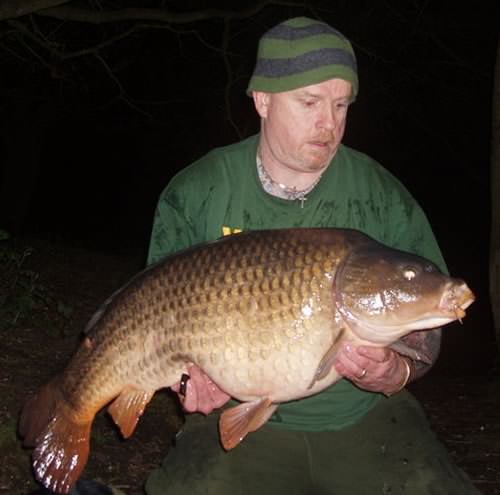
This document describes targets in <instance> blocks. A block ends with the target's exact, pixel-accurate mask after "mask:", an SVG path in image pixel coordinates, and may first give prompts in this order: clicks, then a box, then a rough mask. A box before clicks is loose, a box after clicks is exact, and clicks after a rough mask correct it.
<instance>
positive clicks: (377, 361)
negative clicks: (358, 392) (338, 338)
mask: <svg viewBox="0 0 500 495" xmlns="http://www.w3.org/2000/svg"><path fill="white" fill-rule="evenodd" d="M335 369H336V370H337V372H338V373H340V374H341V375H342V376H343V377H345V378H347V379H349V380H351V381H352V382H353V383H354V384H355V385H356V386H358V387H359V388H362V389H363V390H369V391H370V392H381V393H383V394H385V395H392V394H395V393H396V392H399V390H401V389H402V388H403V387H404V386H405V385H406V383H407V381H408V378H409V374H410V367H409V363H408V360H407V359H406V358H404V357H403V356H401V355H400V354H398V353H397V352H395V351H393V350H392V349H389V348H388V347H370V346H358V347H354V346H353V345H352V344H346V345H344V346H343V347H342V348H341V350H340V351H339V352H338V354H337V357H336V358H335Z"/></svg>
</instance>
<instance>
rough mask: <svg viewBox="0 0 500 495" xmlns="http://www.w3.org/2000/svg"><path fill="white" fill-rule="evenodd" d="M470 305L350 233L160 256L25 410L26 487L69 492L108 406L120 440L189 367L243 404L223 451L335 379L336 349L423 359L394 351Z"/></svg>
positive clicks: (468, 295)
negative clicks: (390, 351)
mask: <svg viewBox="0 0 500 495" xmlns="http://www.w3.org/2000/svg"><path fill="white" fill-rule="evenodd" d="M473 300H474V296H473V294H472V292H471V291H470V289H469V288H468V287H467V285H466V284H465V283H464V282H463V281H462V280H458V279H454V278H451V277H448V276H447V275H444V274H442V273H441V272H440V271H439V270H438V269H437V268H436V266H435V265H434V264H433V263H431V262H430V261H428V260H425V259H423V258H420V257H418V256H415V255H412V254H408V253H404V252H401V251H398V250H394V249H390V248H388V247H386V246H384V245H382V244H380V243H378V242H376V241H375V240H373V239H371V238H370V237H368V236H366V235H364V234H362V233H360V232H358V231H355V230H348V229H333V228H332V229H319V228H318V229H283V230H270V231H258V232H245V233H241V234H236V235H232V236H229V237H226V238H224V239H221V240H219V241H215V242H212V243H208V244H204V245H201V246H197V247H194V248H191V249H188V250H186V251H183V252H180V253H177V254H175V255H173V256H169V257H167V258H165V259H164V260H162V261H160V262H159V263H157V264H155V265H153V266H151V267H149V268H147V269H146V270H144V271H142V272H141V273H139V274H138V275H137V276H135V277H134V278H132V280H131V281H130V282H129V283H128V284H126V285H125V286H124V287H123V288H121V289H120V290H119V291H118V292H116V293H115V294H114V295H113V296H112V297H110V298H109V299H108V300H107V301H106V302H105V303H104V304H103V306H102V307H101V308H100V309H99V310H98V312H97V313H96V314H95V315H94V316H93V318H92V319H91V321H90V322H89V324H88V326H87V330H86V332H85V336H84V338H83V340H82V342H81V344H80V346H79V347H78V349H77V350H76V353H75V354H74V356H73V357H72V359H71V360H70V361H69V364H68V365H67V367H66V368H65V370H64V371H63V372H62V373H61V374H60V375H58V376H56V377H55V378H54V379H53V380H52V381H50V382H49V383H48V384H47V385H45V386H44V387H42V388H41V389H40V390H39V391H38V392H37V393H36V394H35V395H34V396H32V397H31V398H30V399H29V400H28V401H27V402H26V404H25V405H24V407H23V410H22V412H21V416H20V421H19V433H20V435H21V436H22V437H23V438H24V444H25V446H28V447H34V450H33V453H32V460H33V470H34V473H35V476H36V478H37V479H38V480H39V481H40V482H41V483H42V484H43V485H44V486H45V487H47V488H49V489H50V490H52V491H54V492H56V493H67V492H68V491H69V490H70V489H71V487H72V486H73V484H74V483H75V482H76V480H77V479H78V477H79V476H80V474H81V472H82V470H83V468H84V466H85V464H86V462H87V458H88V454H89V435H90V428H91V424H92V421H93V419H94V416H95V415H96V413H97V412H98V411H99V410H100V409H101V408H102V407H104V406H105V405H107V404H109V403H110V406H109V408H108V411H109V413H110V414H111V416H112V417H113V419H114V421H115V423H116V424H117V425H118V427H119V428H120V430H121V432H122V434H123V436H124V437H128V436H130V435H131V434H132V433H133V431H134V429H135V426H136V424H137V421H138V419H139V417H140V416H141V414H142V413H143V411H144V408H145V407H146V405H147V404H148V402H149V401H150V399H151V397H152V396H153V394H154V393H155V391H156V390H158V389H160V388H163V387H170V386H172V385H174V384H176V383H178V382H179V380H180V378H181V376H182V375H183V374H184V373H187V370H188V366H189V365H191V364H195V365H196V366H198V367H199V368H200V369H201V370H203V372H204V373H206V374H207V375H208V376H209V377H210V379H211V380H212V381H213V382H214V383H215V384H216V385H217V386H218V387H219V388H220V389H221V390H223V391H224V392H226V393H227V394H228V395H230V396H232V397H234V398H236V399H238V400H239V401H241V402H242V404H240V405H238V406H235V407H233V408H230V409H227V410H225V411H224V413H223V414H222V415H221V419H220V435H221V442H222V445H223V446H224V448H225V449H226V450H229V449H231V448H233V447H235V446H236V445H237V444H238V443H239V442H240V441H241V439H243V438H244V437H245V435H246V434H248V433H249V432H251V431H254V430H256V429H257V428H259V427H260V426H262V425H263V424H264V423H265V422H266V421H267V420H268V419H269V417H270V416H271V415H272V413H273V412H274V411H275V409H276V408H277V407H278V404H279V403H280V402H285V401H290V400H295V399H300V398H303V397H307V396H310V395H312V394H316V393H318V392H320V391H321V390H323V389H325V388H326V387H328V386H330V385H332V384H333V383H335V382H336V381H337V380H339V379H340V378H341V377H340V376H339V375H338V374H337V372H336V371H335V368H334V366H333V361H334V358H335V353H336V351H337V349H338V348H339V347H340V346H341V345H343V344H344V343H345V342H347V341H349V342H352V343H353V344H355V345H358V344H368V345H375V346H389V345H392V344H397V350H398V351H399V352H404V353H406V352H407V353H408V355H413V357H414V358H420V359H425V356H422V355H420V354H417V353H416V352H415V351H412V350H411V349H409V348H405V346H404V345H403V344H402V343H401V341H399V339H400V338H401V337H403V336H405V335H407V334H409V333H410V332H412V331H415V330H422V329H428V328H436V327H439V326H441V325H444V324H446V323H449V322H451V321H453V320H456V319H461V318H463V317H464V315H465V309H466V308H467V307H468V306H469V305H470V304H471V303H472V302H473ZM395 348H396V347H395ZM412 352H413V354H412Z"/></svg>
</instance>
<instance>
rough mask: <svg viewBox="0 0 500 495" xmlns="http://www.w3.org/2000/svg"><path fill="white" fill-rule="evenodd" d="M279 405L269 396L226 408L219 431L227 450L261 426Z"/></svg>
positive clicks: (221, 417)
mask: <svg viewBox="0 0 500 495" xmlns="http://www.w3.org/2000/svg"><path fill="white" fill-rule="evenodd" d="M277 407H278V406H277V405H276V404H273V403H272V402H271V400H270V399H268V398H267V397H262V398H261V399H258V400H255V401H253V402H243V403H242V404H240V405H239V406H236V407H231V408H230V409H226V410H225V411H224V412H223V413H222V414H221V416H220V420H219V433H220V440H221V443H222V446H223V447H224V449H225V450H231V449H233V448H234V447H236V446H237V445H238V444H239V443H240V442H241V441H242V440H243V439H244V438H245V437H246V436H247V434H248V433H250V432H252V431H255V430H257V429H258V428H260V427H261V426H262V425H263V424H264V423H265V422H266V421H267V420H268V419H269V418H270V417H271V416H272V414H273V413H274V411H275V410H276V408H277Z"/></svg>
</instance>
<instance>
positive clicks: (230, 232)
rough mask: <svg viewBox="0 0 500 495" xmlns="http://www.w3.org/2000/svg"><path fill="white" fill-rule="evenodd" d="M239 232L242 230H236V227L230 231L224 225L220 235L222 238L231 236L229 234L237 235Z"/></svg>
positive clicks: (229, 228)
mask: <svg viewBox="0 0 500 495" xmlns="http://www.w3.org/2000/svg"><path fill="white" fill-rule="evenodd" d="M240 232H242V230H241V229H239V228H237V227H235V228H234V229H232V228H231V227H227V226H226V225H223V226H222V235H223V236H226V235H231V234H239V233H240Z"/></svg>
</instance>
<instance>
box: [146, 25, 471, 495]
mask: <svg viewBox="0 0 500 495" xmlns="http://www.w3.org/2000/svg"><path fill="white" fill-rule="evenodd" d="M357 93H358V77H357V69H356V59H355V55H354V52H353V50H352V47H351V44H350V42H349V41H348V40H347V39H346V38H345V37H344V36H343V35H342V34H341V33H339V32H338V31H336V30H334V29H333V28H331V27H330V26H328V25H327V24H324V23H322V22H319V21H315V20H312V19H308V18H304V17H301V18H295V19H290V20H288V21H285V22H283V23H280V24H278V25H277V26H275V27H274V28H272V29H271V30H269V31H268V32H267V33H265V34H264V36H263V37H262V38H261V40H260V43H259V50H258V57H257V64H256V67H255V71H254V74H253V76H252V78H251V80H250V83H249V86H248V94H249V95H251V96H252V98H253V101H254V104H255V108H256V110H257V113H258V115H259V116H260V119H261V130H260V133H259V134H258V135H257V136H253V137H250V138H248V139H246V140H244V141H242V142H239V143H236V144H233V145H230V146H227V147H224V148H219V149H216V150H213V151H212V152H210V153H208V154H207V155H206V156H204V157H203V158H201V159H200V160H198V161H197V162H195V163H194V164H192V165H191V166H189V167H187V168H186V169H184V170H183V171H181V172H180V173H179V174H177V176H176V177H174V178H173V179H172V181H171V182H170V184H169V185H168V186H167V187H166V189H165V190H164V191H163V193H162V195H161V197H160V199H159V202H158V206H157V210H156V215H155V220H154V225H153V232H152V238H151V244H150V250H149V257H148V262H149V263H152V262H155V261H157V260H158V259H160V258H162V257H163V256H165V255H167V254H170V253H173V252H175V251H177V250H179V249H183V248H186V247H188V246H191V245H193V244H197V243H200V242H205V241H209V240H213V239H216V238H218V237H220V236H222V235H227V234H231V233H235V232H239V231H241V230H257V229H273V228H284V227H348V228H355V229H359V230H361V231H363V232H365V233H367V234H369V235H371V236H372V237H374V238H375V239H377V240H379V241H381V242H383V243H385V244H387V245H389V246H392V247H396V248H399V249H402V250H405V251H410V252H414V253H416V254H418V255H421V256H424V257H426V258H429V259H431V260H433V261H434V262H435V263H436V264H437V265H438V266H440V267H441V268H442V269H443V270H446V267H445V263H444V261H443V258H442V256H441V253H440V251H439V247H438V246H437V243H436V241H435V239H434V236H433V234H432V231H431V228H430V226H429V224H428V221H427V219H426V217H425V215H424V213H423V212H422V210H421V208H420V207H419V205H418V204H417V203H416V202H415V200H414V199H413V198H412V197H411V195H410V194H409V193H408V191H407V190H406V189H405V188H404V187H403V186H402V185H401V184H400V183H399V182H398V181H397V179H395V178H394V177H393V176H392V175H390V174H389V173H388V172H387V171H386V170H385V169H384V168H382V167H381V166H380V165H379V164H378V163H376V162H374V161H373V160H372V159H370V158H369V157H367V156H366V155H364V154H362V153H359V152H357V151H354V150H352V149H349V148H347V147H346V146H344V145H342V144H341V141H342V138H343V135H344V130H345V125H346V118H347V111H348V108H349V105H350V103H352V102H353V101H354V100H355V98H356V96H357ZM406 343H407V344H409V345H410V346H412V347H414V348H416V349H418V350H420V351H424V352H425V353H426V354H427V355H429V356H431V357H432V359H433V361H435V360H436V358H437V356H438V353H439V344H440V330H434V331H428V332H421V333H419V332H416V333H414V334H412V335H410V336H409V337H407V338H406ZM335 367H336V369H337V371H338V372H339V373H340V374H342V375H343V376H344V377H345V379H344V380H341V381H340V382H339V383H337V384H335V385H334V386H332V387H330V388H329V389H327V390H325V391H323V392H322V393H320V394H317V395H315V396H313V397H309V398H306V399H303V400H300V401H295V402H291V403H287V404H283V405H280V408H279V409H278V412H277V413H276V414H275V415H274V416H273V417H272V418H271V419H270V421H269V422H268V423H267V424H266V425H264V427H262V428H261V429H259V430H258V431H256V432H254V433H252V435H249V436H248V437H247V438H246V439H245V440H244V441H243V442H242V443H241V445H239V446H238V447H237V448H236V449H234V450H232V451H231V452H230V453H226V452H225V451H224V450H223V449H222V447H221V446H220V443H219V441H218V437H217V424H216V422H217V417H218V414H216V413H214V414H211V415H210V416H208V417H206V418H205V417H204V416H200V415H192V416H188V418H187V422H186V425H185V428H184V429H183V431H182V434H181V435H179V436H178V441H177V445H176V446H175V447H174V448H172V449H171V451H170V452H169V455H168V456H167V458H166V460H165V461H164V462H163V464H162V466H161V467H160V468H158V469H157V470H156V471H154V472H153V473H152V474H151V476H150V477H149V479H148V480H147V483H146V492H147V493H148V494H149V495H157V494H163V493H168V494H177V493H189V494H198V493H206V494H212V493H217V494H226V493H227V494H229V493H231V494H234V493H238V494H246V493H252V494H253V493H256V492H261V493H285V492H286V493H297V494H309V493H311V494H313V493H314V494H323V493H324V494H330V493H331V494H344V493H350V494H352V493H355V494H368V493H391V494H396V493H405V494H419V495H420V494H431V493H432V494H441V493H442V494H445V493H447V494H451V493H453V494H465V493H477V491H476V490H475V489H474V487H473V486H472V484H471V483H470V481H469V480H468V479H467V478H466V477H465V475H464V474H463V473H462V472H461V471H460V470H459V469H458V468H457V467H456V466H454V465H453V463H452V462H451V460H450V458H449V456H448V454H447V452H446V450H445V449H444V448H443V446H442V445H440V444H439V443H438V442H437V441H436V439H435V437H434V435H433V434H432V432H431V431H430V429H429V426H428V424H427V422H426V420H425V417H424V415H423V413H422V410H421V408H420V406H419V405H418V404H417V403H416V401H415V399H413V398H412V397H411V396H410V394H409V393H408V392H406V391H404V390H403V389H404V387H405V386H406V384H407V383H409V382H411V381H413V380H415V379H417V378H419V377H421V376H422V375H424V374H425V373H426V372H427V371H428V369H429V368H430V367H431V366H430V365H425V364H423V363H420V362H414V361H412V360H410V359H409V358H407V357H403V356H401V355H399V354H398V353H396V352H394V351H393V350H391V349H388V348H373V347H365V346H363V347H358V348H353V347H351V346H346V347H344V349H343V350H342V352H340V353H339V355H338V356H337V358H336V363H335ZM175 390H177V391H178V392H179V395H180V398H181V401H182V403H183V405H184V408H185V409H186V410H187V411H188V412H194V411H201V412H204V413H209V412H210V411H212V410H213V409H215V408H217V407H220V406H221V405H223V404H224V403H225V402H226V401H227V400H228V399H229V397H228V396H227V395H226V394H224V392H223V391H221V390H219V389H218V388H217V386H216V385H215V384H213V383H212V382H211V381H210V379H209V378H208V377H207V376H205V375H204V374H203V373H202V372H201V371H200V370H199V369H198V368H196V367H195V366H192V367H191V368H190V378H189V379H188V380H187V381H185V380H183V384H182V386H181V385H180V384H179V385H177V386H176V387H175Z"/></svg>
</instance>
